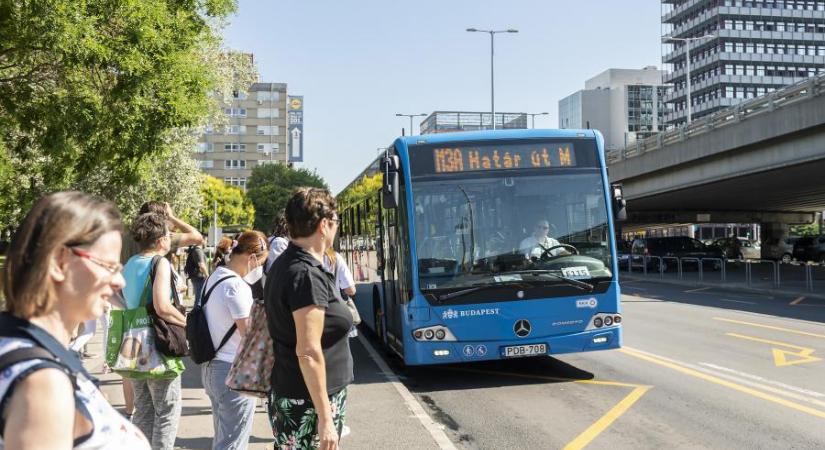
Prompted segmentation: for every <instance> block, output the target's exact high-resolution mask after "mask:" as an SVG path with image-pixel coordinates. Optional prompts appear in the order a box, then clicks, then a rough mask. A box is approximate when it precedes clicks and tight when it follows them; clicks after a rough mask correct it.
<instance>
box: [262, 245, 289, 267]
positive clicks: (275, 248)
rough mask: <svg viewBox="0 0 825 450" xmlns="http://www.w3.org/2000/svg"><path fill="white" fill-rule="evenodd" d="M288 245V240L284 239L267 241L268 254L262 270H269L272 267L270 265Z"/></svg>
mask: <svg viewBox="0 0 825 450" xmlns="http://www.w3.org/2000/svg"><path fill="white" fill-rule="evenodd" d="M288 245H289V240H288V239H287V238H285V237H280V236H278V237H276V238H270V239H269V254H268V255H267V256H266V262H265V263H264V270H265V271H266V270H269V268H270V267H271V266H272V263H273V262H275V260H276V259H278V257H279V256H281V253H283V252H284V250H286V248H287V246H288Z"/></svg>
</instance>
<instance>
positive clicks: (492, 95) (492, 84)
mask: <svg viewBox="0 0 825 450" xmlns="http://www.w3.org/2000/svg"><path fill="white" fill-rule="evenodd" d="M467 31H468V32H470V33H488V34H489V35H490V110H491V111H492V113H493V129H494V130H495V129H496V83H495V58H494V55H495V44H494V43H493V42H494V41H495V35H496V34H497V33H518V30H515V29H513V28H509V29H507V30H479V29H477V28H467Z"/></svg>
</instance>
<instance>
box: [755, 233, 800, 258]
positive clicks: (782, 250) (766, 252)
mask: <svg viewBox="0 0 825 450" xmlns="http://www.w3.org/2000/svg"><path fill="white" fill-rule="evenodd" d="M798 239H799V238H797V237H786V238H783V239H769V240H768V241H767V242H766V243H765V246H764V247H762V257H763V258H766V259H772V260H774V261H781V262H783V263H785V264H787V263H789V262H791V261H793V245H794V244H795V243H796V241H797V240H798Z"/></svg>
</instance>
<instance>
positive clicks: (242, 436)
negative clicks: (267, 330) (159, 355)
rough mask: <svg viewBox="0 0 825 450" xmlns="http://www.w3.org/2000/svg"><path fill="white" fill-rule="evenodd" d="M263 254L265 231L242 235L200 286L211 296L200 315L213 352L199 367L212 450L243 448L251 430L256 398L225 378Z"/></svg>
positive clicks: (245, 323) (245, 321) (246, 317)
mask: <svg viewBox="0 0 825 450" xmlns="http://www.w3.org/2000/svg"><path fill="white" fill-rule="evenodd" d="M267 254H268V248H267V245H266V236H264V234H263V233H261V232H259V231H245V232H243V233H241V235H240V236H238V238H237V240H236V241H234V242H233V243H232V247H231V250H230V252H229V254H228V255H227V262H226V264H225V265H223V266H221V267H218V268H217V269H215V271H214V272H213V273H212V275H210V276H209V278H208V279H207V280H206V283H205V286H204V294H206V293H209V297H208V298H202V299H201V301H203V300H206V305H205V306H204V307H203V308H204V313H205V315H206V321H207V323H208V324H209V334H210V335H211V336H212V344H213V345H214V346H215V349H216V350H217V351H216V353H215V358H214V359H213V360H211V361H208V362H206V363H204V364H203V365H202V366H201V378H202V381H203V387H204V389H205V390H206V394H207V395H209V400H210V402H211V403H212V422H213V425H214V427H215V437H214V439H213V440H212V448H213V449H215V450H217V449H245V448H246V447H247V443H248V441H249V433H250V431H251V430H252V419H253V417H254V415H255V399H254V398H252V397H247V396H243V395H241V394H239V393H237V392H235V391H232V390H230V389H229V388H227V387H226V377H227V375H228V374H229V369H230V367H231V366H232V361H233V360H234V359H235V354H236V353H237V352H238V350H239V346H240V344H241V340H242V338H243V336H244V334H246V329H247V326H248V321H249V314H250V311H251V310H252V303H253V296H252V289H251V288H250V285H254V284H256V283H258V281H260V279H261V276H262V275H263V264H264V262H265V261H266V257H267ZM227 277H229V278H227ZM224 278H226V279H224ZM222 279H224V280H223V281H220V280H222ZM213 287H214V289H213ZM210 290H211V292H210ZM233 325H234V327H235V329H234V330H233ZM227 335H228V336H229V337H228V338H227V339H225V337H226V336H227ZM224 341H225V342H224ZM221 342H224V343H223V345H221Z"/></svg>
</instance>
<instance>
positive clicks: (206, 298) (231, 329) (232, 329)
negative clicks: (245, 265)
mask: <svg viewBox="0 0 825 450" xmlns="http://www.w3.org/2000/svg"><path fill="white" fill-rule="evenodd" d="M236 276H237V275H227V276H225V277H223V278H221V279H220V280H218V281H216V282H215V284H213V285H212V287H211V288H209V290H208V291H207V292H206V293H204V294H203V295H201V304H200V307H201V308H204V307H205V306H206V302H208V301H209V296H210V295H212V291H214V290H215V288H216V287H218V285H219V284H221V282H223V281H225V280H228V279H230V278H235V277H236ZM208 283H209V280H207V282H206V283H203V288H204V290H206V285H207V284H208ZM237 328H238V324H236V323H235V321H232V326H231V327H229V330H228V331H227V332H226V334H224V335H223V339H221V343H220V344H219V345H218V346H217V347H216V348H215V354H217V353H218V351H220V349H221V348H223V346H224V345H226V343H227V342H229V338H230V337H232V334H234V333H235V330H236V329H237Z"/></svg>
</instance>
